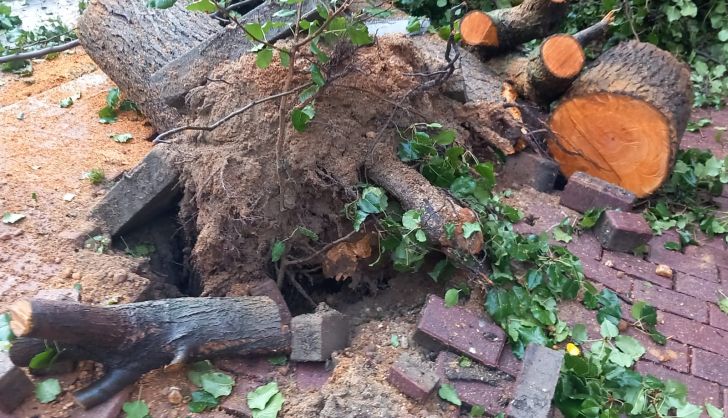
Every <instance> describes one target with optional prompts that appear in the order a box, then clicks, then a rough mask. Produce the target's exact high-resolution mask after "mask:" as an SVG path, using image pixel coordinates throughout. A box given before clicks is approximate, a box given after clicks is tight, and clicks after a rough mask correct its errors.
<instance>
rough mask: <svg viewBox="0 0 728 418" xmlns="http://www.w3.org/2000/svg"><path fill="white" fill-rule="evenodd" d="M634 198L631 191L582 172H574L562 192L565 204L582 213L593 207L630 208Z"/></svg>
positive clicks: (562, 199) (563, 203) (562, 201)
mask: <svg viewBox="0 0 728 418" xmlns="http://www.w3.org/2000/svg"><path fill="white" fill-rule="evenodd" d="M634 200H635V196H634V194H632V193H630V192H629V191H627V190H625V189H623V188H621V187H619V186H616V185H614V184H611V183H609V182H606V181H604V180H602V179H599V178H596V177H592V176H590V175H589V174H586V173H582V172H576V173H574V174H572V175H571V177H569V182H568V183H566V187H565V188H564V191H563V192H562V193H561V204H562V205H563V206H566V207H567V208H570V209H574V210H575V211H578V212H582V213H583V212H585V211H587V210H589V209H591V208H608V209H623V210H629V209H630V208H631V207H632V204H633V203H634Z"/></svg>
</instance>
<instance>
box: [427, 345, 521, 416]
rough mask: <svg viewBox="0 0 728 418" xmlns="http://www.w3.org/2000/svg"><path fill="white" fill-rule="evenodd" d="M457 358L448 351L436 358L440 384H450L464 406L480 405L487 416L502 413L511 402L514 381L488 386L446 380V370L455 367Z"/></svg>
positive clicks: (504, 381) (480, 383) (481, 383)
mask: <svg viewBox="0 0 728 418" xmlns="http://www.w3.org/2000/svg"><path fill="white" fill-rule="evenodd" d="M459 358H460V356H458V355H457V354H455V353H451V352H448V351H443V352H441V353H440V354H439V355H438V356H437V360H436V362H435V370H436V372H437V375H438V376H439V377H440V380H441V383H449V384H451V385H452V386H453V387H454V388H455V390H456V391H457V393H458V397H459V398H460V400H461V401H462V402H463V403H464V404H465V405H469V406H473V405H480V406H482V407H483V408H484V409H485V411H486V412H487V413H488V414H489V415H495V414H497V413H498V412H502V411H503V410H504V409H505V407H506V406H507V405H508V402H509V401H510V400H511V393H512V391H513V386H514V384H515V381H514V380H513V379H507V380H501V381H498V382H496V383H494V384H490V383H484V382H479V381H467V380H456V379H448V378H447V376H446V370H447V368H453V367H457V364H458V360H459Z"/></svg>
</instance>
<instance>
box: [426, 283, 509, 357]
mask: <svg viewBox="0 0 728 418" xmlns="http://www.w3.org/2000/svg"><path fill="white" fill-rule="evenodd" d="M415 340H416V341H417V342H418V343H419V344H420V345H422V346H424V347H428V348H430V349H433V350H438V349H442V348H443V347H446V348H449V349H451V350H453V351H457V352H459V353H462V354H464V355H466V356H468V357H471V358H473V359H475V360H477V361H479V362H481V363H483V364H485V365H488V366H493V367H497V366H498V360H499V359H500V355H501V352H502V351H503V347H504V346H505V340H506V336H505V332H504V331H503V330H502V329H501V328H500V327H499V326H498V325H496V324H495V323H493V321H491V320H490V318H486V317H484V316H482V315H476V314H474V313H472V312H470V311H468V310H466V309H464V308H462V307H459V306H455V307H452V308H447V307H445V302H444V301H443V300H442V298H440V297H438V296H436V295H430V296H429V297H428V298H427V303H426V304H425V307H424V308H423V309H422V314H421V316H420V321H419V322H418V324H417V331H416V332H415Z"/></svg>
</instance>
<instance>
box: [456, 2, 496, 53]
mask: <svg viewBox="0 0 728 418" xmlns="http://www.w3.org/2000/svg"><path fill="white" fill-rule="evenodd" d="M460 36H461V37H462V39H463V41H464V42H465V43H466V44H468V45H488V46H498V29H497V28H496V27H495V24H493V19H491V18H490V16H488V15H487V14H486V13H485V12H481V11H480V10H473V11H471V12H468V13H467V14H466V15H465V16H464V17H463V20H462V21H461V22H460Z"/></svg>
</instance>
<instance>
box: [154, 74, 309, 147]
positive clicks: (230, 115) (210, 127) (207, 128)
mask: <svg viewBox="0 0 728 418" xmlns="http://www.w3.org/2000/svg"><path fill="white" fill-rule="evenodd" d="M312 84H313V83H307V84H304V85H301V86H298V87H296V88H293V89H290V90H287V91H284V92H282V93H278V94H274V95H271V96H268V97H263V98H262V99H256V100H253V101H252V102H250V103H248V104H247V105H245V106H243V107H241V108H240V109H237V110H235V111H233V112H232V113H228V114H227V115H226V116H224V117H223V118H222V119H219V120H217V121H216V122H215V123H213V124H212V125H207V126H195V125H186V126H180V127H178V128H174V129H170V130H168V131H166V132H162V133H161V134H159V135H157V137H156V138H155V139H154V141H152V143H154V144H159V143H163V144H168V142H166V141H164V138H166V137H168V136H170V135H174V134H176V133H179V132H182V131H212V130H214V129H217V128H218V127H219V126H220V125H222V124H223V123H225V122H227V121H229V120H230V119H232V118H234V117H235V116H238V115H240V114H241V113H244V112H246V111H247V110H249V109H250V108H252V107H255V106H257V105H259V104H261V103H265V102H268V101H271V100H275V99H277V98H279V97H285V96H288V95H289V94H294V93H296V92H298V91H301V90H303V89H305V88H308V87H310V86H311V85H312Z"/></svg>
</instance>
